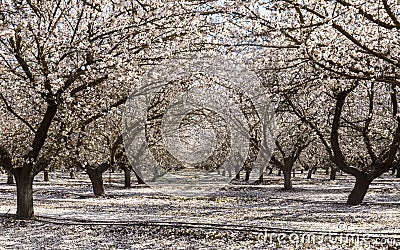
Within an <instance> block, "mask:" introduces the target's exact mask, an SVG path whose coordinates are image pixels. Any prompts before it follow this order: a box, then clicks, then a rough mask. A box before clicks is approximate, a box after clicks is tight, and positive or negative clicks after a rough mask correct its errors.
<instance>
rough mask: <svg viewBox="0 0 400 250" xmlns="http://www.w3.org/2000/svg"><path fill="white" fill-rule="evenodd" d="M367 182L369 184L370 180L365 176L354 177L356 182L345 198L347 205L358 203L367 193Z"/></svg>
mask: <svg viewBox="0 0 400 250" xmlns="http://www.w3.org/2000/svg"><path fill="white" fill-rule="evenodd" d="M369 184H371V182H370V181H368V180H367V178H365V177H359V178H356V183H355V184H354V187H353V190H352V191H351V193H350V195H349V198H348V199H347V205H359V204H360V203H361V202H362V201H363V199H364V197H365V194H366V193H367V190H368V187H369Z"/></svg>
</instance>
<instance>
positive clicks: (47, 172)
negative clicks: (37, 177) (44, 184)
mask: <svg viewBox="0 0 400 250" xmlns="http://www.w3.org/2000/svg"><path fill="white" fill-rule="evenodd" d="M43 181H50V179H49V170H46V169H45V170H43Z"/></svg>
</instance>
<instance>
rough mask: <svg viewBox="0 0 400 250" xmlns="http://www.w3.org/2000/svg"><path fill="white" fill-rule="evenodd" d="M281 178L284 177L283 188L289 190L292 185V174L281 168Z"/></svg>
mask: <svg viewBox="0 0 400 250" xmlns="http://www.w3.org/2000/svg"><path fill="white" fill-rule="evenodd" d="M283 178H284V181H285V183H284V187H283V189H285V190H291V189H292V188H293V186H292V175H291V171H290V170H283Z"/></svg>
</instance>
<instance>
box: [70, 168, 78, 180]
mask: <svg viewBox="0 0 400 250" xmlns="http://www.w3.org/2000/svg"><path fill="white" fill-rule="evenodd" d="M69 178H70V179H75V178H76V172H75V169H71V170H70V171H69Z"/></svg>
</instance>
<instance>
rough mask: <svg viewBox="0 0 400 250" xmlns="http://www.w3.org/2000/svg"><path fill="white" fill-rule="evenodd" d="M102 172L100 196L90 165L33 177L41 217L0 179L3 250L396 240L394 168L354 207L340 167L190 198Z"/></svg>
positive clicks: (399, 198)
mask: <svg viewBox="0 0 400 250" xmlns="http://www.w3.org/2000/svg"><path fill="white" fill-rule="evenodd" d="M104 177H105V178H104V180H105V183H106V193H107V195H106V196H105V197H94V196H93V195H92V190H91V186H90V182H89V180H88V177H87V175H85V174H84V173H79V174H78V178H76V179H69V178H68V174H66V173H51V174H50V182H44V181H42V176H37V177H36V181H35V183H34V199H35V201H34V206H35V215H36V216H37V219H36V220H17V219H15V218H14V217H13V216H12V215H13V214H15V212H16V195H15V185H6V184H0V214H1V217H0V223H1V228H0V249H399V248H400V180H399V179H396V178H394V177H392V176H390V175H385V176H383V177H381V178H379V179H377V180H376V181H374V182H373V184H372V185H371V187H370V190H369V192H368V193H367V196H366V197H365V199H364V203H363V204H361V205H358V206H347V205H346V204H345V202H346V198H347V196H348V194H349V191H350V190H351V187H352V185H353V179H351V178H350V177H348V176H344V175H343V176H340V175H339V176H338V179H337V180H335V181H329V180H328V176H326V175H315V176H313V178H312V179H311V180H308V179H306V178H305V177H306V176H305V174H297V176H296V177H295V178H294V180H293V185H294V189H293V190H291V191H283V190H282V189H281V187H282V185H283V180H282V177H279V176H275V175H271V176H266V177H265V183H264V185H251V184H246V183H243V184H240V185H232V184H227V185H225V186H223V187H221V186H218V187H217V186H216V187H215V190H214V191H213V192H211V193H209V194H207V195H203V196H190V197H189V196H171V195H166V193H168V192H165V191H166V190H165V189H167V188H173V187H164V188H160V187H158V188H146V187H143V186H134V187H133V188H130V189H124V188H123V183H122V181H123V175H122V174H121V173H113V174H111V175H109V174H108V173H107V174H105V175H104ZM132 180H133V181H134V178H132ZM5 182H6V176H5V175H1V176H0V183H5Z"/></svg>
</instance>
